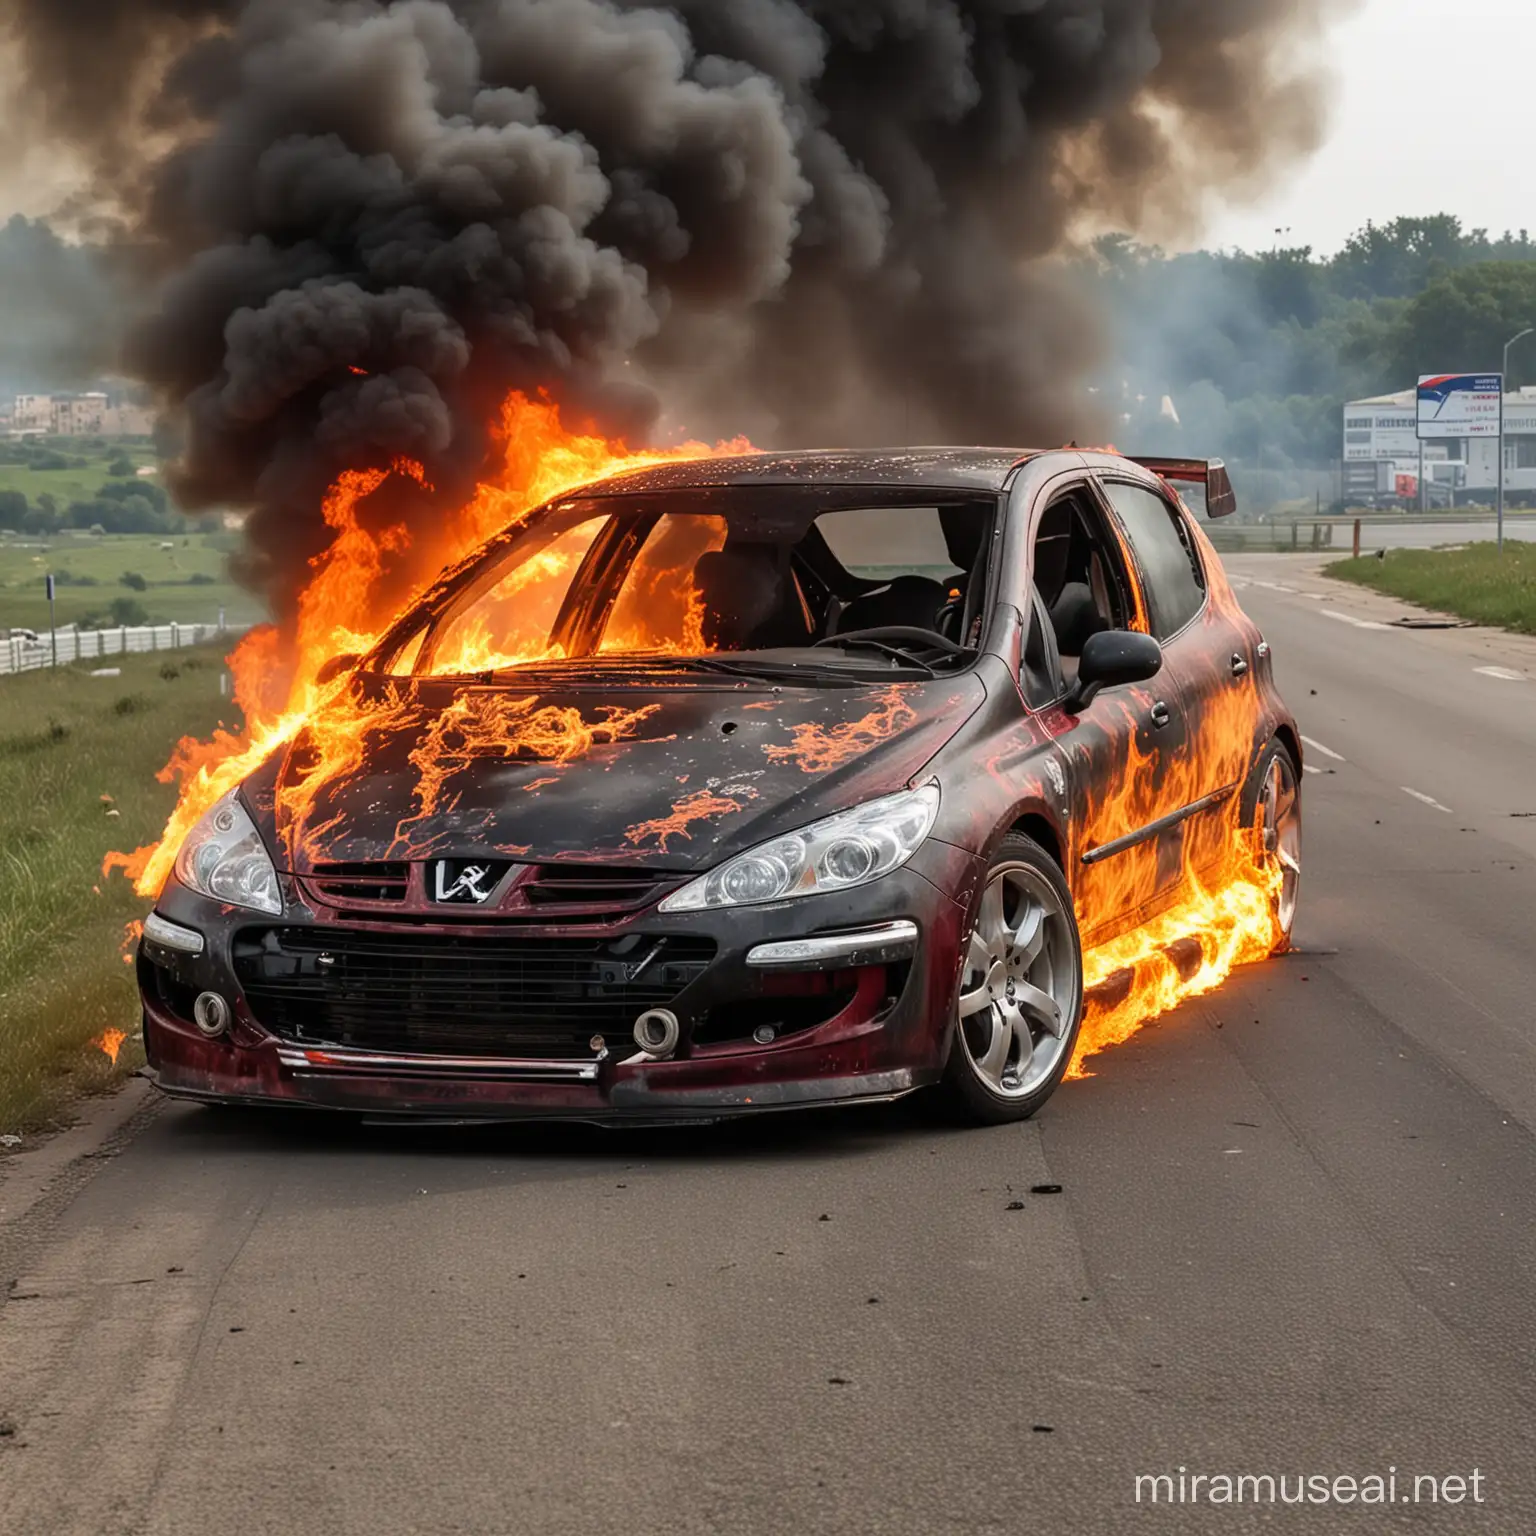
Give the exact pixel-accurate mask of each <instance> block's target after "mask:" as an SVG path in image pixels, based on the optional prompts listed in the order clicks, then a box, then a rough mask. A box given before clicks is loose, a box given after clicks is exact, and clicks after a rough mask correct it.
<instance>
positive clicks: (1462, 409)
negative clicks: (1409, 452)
mask: <svg viewBox="0 0 1536 1536" xmlns="http://www.w3.org/2000/svg"><path fill="white" fill-rule="evenodd" d="M1503 409H1504V376H1503V374H1499V373H1429V374H1425V375H1424V377H1423V378H1421V379H1420V380H1419V436H1420V437H1421V438H1426V437H1498V436H1499V434H1500V433H1501V431H1502V430H1503V421H1502V412H1503Z"/></svg>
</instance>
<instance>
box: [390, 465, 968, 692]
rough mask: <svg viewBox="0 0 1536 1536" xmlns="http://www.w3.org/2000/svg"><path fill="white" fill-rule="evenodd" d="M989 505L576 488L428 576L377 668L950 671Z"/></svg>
mask: <svg viewBox="0 0 1536 1536" xmlns="http://www.w3.org/2000/svg"><path fill="white" fill-rule="evenodd" d="M996 514H997V506H996V502H995V501H992V500H974V499H973V500H955V501H947V502H946V501H942V500H938V499H935V498H934V495H933V493H932V492H929V493H927V495H926V496H918V497H916V498H915V499H909V500H906V501H900V502H897V503H896V504H894V505H884V504H881V501H880V499H879V497H878V495H877V496H876V497H875V498H871V496H870V493H869V492H867V491H865V492H863V493H858V494H855V493H853V492H850V491H848V490H847V489H846V488H841V487H839V488H837V490H836V493H835V494H831V493H823V494H821V495H819V496H818V495H816V494H813V493H810V492H808V491H806V490H804V489H790V490H785V489H783V488H750V489H738V490H731V491H720V490H715V491H709V492H703V491H685V492H677V491H674V492H669V493H666V494H661V495H654V496H623V497H607V498H602V497H594V498H584V499H578V500H573V501H570V502H565V503H561V504H559V505H557V506H554V507H550V508H546V509H544V510H543V511H541V512H539V513H536V514H535V515H534V516H533V517H532V518H530V519H529V521H528V523H527V524H526V525H525V526H524V527H522V528H521V529H517V530H513V531H510V532H509V533H507V534H505V535H503V536H502V537H501V538H500V539H498V540H497V541H495V543H493V544H492V545H491V546H490V547H489V549H488V550H486V551H485V552H484V553H483V554H482V555H481V556H479V557H477V559H475V560H474V561H472V562H471V563H470V564H469V565H468V566H467V567H466V568H465V569H464V570H462V571H461V572H459V573H458V574H457V575H456V576H455V577H453V578H452V579H451V580H449V581H448V582H447V583H446V584H445V585H444V586H443V587H441V588H439V590H438V591H437V592H436V593H435V594H434V595H433V597H432V598H430V599H428V600H427V602H425V603H424V604H423V605H422V606H421V607H420V608H418V609H417V610H416V611H415V612H414V613H413V614H412V615H411V616H410V617H409V618H408V619H407V620H406V621H405V622H404V623H402V624H401V625H398V626H397V627H396V629H395V630H394V631H393V632H392V633H391V635H390V637H389V638H388V639H387V640H386V641H385V643H384V645H383V646H381V648H380V650H379V652H378V653H377V654H376V656H375V658H374V661H373V668H374V670H376V671H380V672H384V673H388V674H390V675H393V676H415V677H451V676H465V675H484V674H492V675H495V674H498V673H502V672H508V671H514V670H517V669H528V668H550V667H562V668H569V667H574V666H577V665H581V666H584V667H586V668H587V669H588V670H602V671H605V672H607V671H611V670H612V669H614V668H626V667H628V668H633V667H637V666H641V665H643V664H647V663H648V664H650V665H652V666H656V665H660V664H665V665H668V666H670V667H672V668H674V669H680V670H683V671H687V670H698V671H708V670H716V671H724V670H728V669H737V668H742V667H746V666H747V665H748V663H749V662H750V666H751V668H752V669H755V670H758V671H764V670H771V669H772V668H774V667H778V668H780V669H785V668H799V669H806V670H810V669H819V670H823V671H828V670H837V669H842V670H860V669H862V670H869V669H872V668H875V669H883V670H886V671H890V670H891V669H893V668H894V669H898V670H911V671H919V672H937V671H940V670H953V669H955V668H956V667H959V666H963V665H967V664H968V663H969V662H970V661H971V660H972V659H974V652H975V649H976V646H977V645H978V643H979V639H980V631H981V625H980V622H979V618H978V615H979V614H980V613H981V611H982V603H983V599H984V596H985V585H986V583H985V570H984V562H985V559H986V555H987V552H988V550H989V547H990V543H991V538H990V535H991V531H992V526H993V522H994V519H995V517H996ZM732 658H742V659H743V660H738V661H734V662H733V661H732Z"/></svg>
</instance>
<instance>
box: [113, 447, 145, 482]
mask: <svg viewBox="0 0 1536 1536" xmlns="http://www.w3.org/2000/svg"><path fill="white" fill-rule="evenodd" d="M107 473H108V474H109V475H111V476H112V477H113V478H114V479H118V480H132V479H135V478H136V477H137V475H138V469H137V467H136V466H135V464H134V462H133V460H132V459H130V458H129V457H128V455H127V454H126V453H120V454H118V455H117V457H116V458H115V459H113V460H112V462H111V463H110V464H108V465H107Z"/></svg>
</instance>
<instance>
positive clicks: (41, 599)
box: [0, 532, 266, 635]
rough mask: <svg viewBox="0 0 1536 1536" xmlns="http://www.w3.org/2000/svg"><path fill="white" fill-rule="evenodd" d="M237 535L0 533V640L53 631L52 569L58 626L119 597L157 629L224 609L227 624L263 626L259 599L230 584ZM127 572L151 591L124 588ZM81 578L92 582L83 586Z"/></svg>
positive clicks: (101, 611)
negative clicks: (14, 632) (15, 633)
mask: <svg viewBox="0 0 1536 1536" xmlns="http://www.w3.org/2000/svg"><path fill="white" fill-rule="evenodd" d="M236 538H237V536H236V535H232V534H229V533H222V532H221V533H184V534H179V535H177V536H175V537H172V536H170V535H163V536H162V535H158V534H152V533H125V534H105V535H95V534H84V533H55V534H49V535H48V536H46V537H41V538H39V537H28V536H23V535H21V534H9V535H0V635H3V633H4V632H5V631H6V630H7V629H36V630H43V629H46V628H47V627H48V598H47V593H46V590H45V586H44V581H43V578H44V577H45V576H46V575H47V574H48V573H49V572H50V571H52V572H53V574H54V576H55V577H56V578H61V579H60V580H59V582H58V588H57V591H58V599H57V607H58V621H59V623H60V625H65V624H75V623H79V622H80V621H81V620H82V619H84V618H88V617H90V616H91V615H93V614H94V615H105V613H106V611H107V609H108V608H109V607H110V605H111V603H112V600H113V599H114V598H131V599H133V600H135V601H136V602H138V603H139V604H140V605H141V606H142V607H143V609H144V610H145V612H146V613H147V614H148V616H149V621H150V622H151V623H156V624H169V623H172V622H175V623H177V624H212V623H215V622H216V621H217V620H218V617H219V609H220V608H223V609H224V610H225V617H226V621H227V622H228V623H230V624H254V623H259V622H261V621H262V620H263V619H265V618H266V614H265V613H264V611H263V610H262V607H261V603H260V601H259V600H258V599H257V598H255V597H253V596H252V595H251V594H250V593H249V592H246V591H244V590H242V589H241V588H239V587H237V586H235V585H234V583H233V582H231V581H230V579H229V575H228V570H227V566H228V562H229V553H228V552H229V550H230V549H231V548H232V547H233V546H234V544H235V542H236ZM167 544H169V545H170V546H171V547H170V548H169V549H167V548H165V547H164V546H165V545H167ZM127 572H135V573H137V574H138V575H140V576H142V577H143V578H144V580H145V581H146V582H147V583H148V587H147V589H146V590H145V591H143V592H139V591H134V590H131V589H130V588H128V587H126V586H124V585H123V584H122V577H123V575H124V574H125V573H127ZM195 577H196V578H201V580H199V581H197V582H194V580H193V578H195ZM82 579H86V580H89V581H91V582H94V583H95V584H94V585H80V584H78V583H80V582H81V581H82Z"/></svg>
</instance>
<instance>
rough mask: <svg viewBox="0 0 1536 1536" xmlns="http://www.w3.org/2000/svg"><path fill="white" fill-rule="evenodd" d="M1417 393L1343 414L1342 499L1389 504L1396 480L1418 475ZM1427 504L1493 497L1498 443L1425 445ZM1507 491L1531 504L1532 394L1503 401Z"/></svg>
mask: <svg viewBox="0 0 1536 1536" xmlns="http://www.w3.org/2000/svg"><path fill="white" fill-rule="evenodd" d="M1418 409H1419V406H1418V392H1417V391H1416V390H1412V389H1405V390H1403V391H1402V392H1401V393H1400V394H1395V395H1378V396H1376V397H1375V398H1374V399H1371V400H1353V401H1351V402H1350V403H1349V404H1348V405H1346V406H1345V407H1344V487H1343V489H1344V497H1345V500H1346V501H1349V500H1363V499H1370V498H1378V497H1390V496H1392V495H1393V494H1394V493H1395V491H1396V482H1397V477H1398V476H1404V475H1411V476H1413V477H1414V478H1415V479H1417V477H1418V473H1419V462H1420V460H1419V452H1420V447H1421V445H1420V443H1419V418H1418ZM1422 448H1423V455H1424V457H1423V463H1424V473H1425V478H1426V480H1427V481H1428V482H1429V486H1430V488H1431V492H1430V494H1431V499H1432V500H1436V501H1439V502H1442V503H1443V502H1444V501H1445V500H1447V499H1450V498H1453V497H1454V498H1456V499H1460V500H1477V501H1488V500H1491V499H1492V498H1493V496H1494V495H1495V494H1496V493H1497V490H1498V483H1499V481H1498V465H1499V457H1498V453H1499V444H1498V439H1497V438H1492V437H1481V438H1479V437H1474V438H1465V437H1445V438H1430V439H1428V440H1427V441H1426V442H1424V443H1423V444H1422ZM1504 477H1505V478H1504V484H1505V487H1506V489H1507V491H1508V492H1509V493H1510V494H1512V495H1514V496H1515V497H1516V498H1518V499H1521V500H1531V499H1536V388H1531V387H1527V388H1525V389H1522V390H1520V391H1519V392H1518V393H1516V394H1511V395H1505V397H1504Z"/></svg>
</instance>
